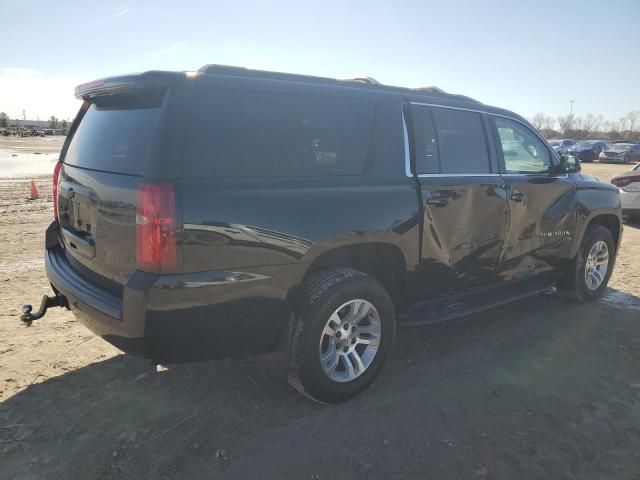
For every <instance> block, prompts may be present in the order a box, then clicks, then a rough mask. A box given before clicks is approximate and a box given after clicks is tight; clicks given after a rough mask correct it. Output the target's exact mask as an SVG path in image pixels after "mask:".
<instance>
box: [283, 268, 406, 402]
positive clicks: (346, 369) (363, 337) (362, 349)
mask: <svg viewBox="0 0 640 480" xmlns="http://www.w3.org/2000/svg"><path fill="white" fill-rule="evenodd" d="M301 300H302V301H301V305H300V308H299V310H298V313H297V314H296V316H295V321H294V329H293V338H292V340H291V355H290V363H289V383H290V384H291V385H292V386H293V387H294V388H296V389H297V390H298V391H300V392H301V393H303V394H305V395H307V396H308V397H310V398H311V399H313V400H317V401H319V402H328V403H336V402H342V401H345V400H348V399H349V398H351V397H353V396H355V395H357V394H358V393H360V392H362V391H363V390H364V389H366V388H367V387H368V386H369V385H370V384H371V383H372V382H373V380H374V379H375V378H376V376H377V375H378V374H379V373H380V370H381V369H382V365H383V364H384V361H385V359H386V357H387V354H388V352H389V350H390V349H391V345H392V344H393V338H394V335H395V312H394V308H393V303H392V301H391V298H390V297H389V295H388V293H387V292H386V290H385V289H384V287H383V286H382V285H381V284H380V283H379V282H377V281H376V280H374V279H373V278H371V277H369V276H367V275H365V274H363V273H361V272H357V271H355V270H352V269H348V268H340V269H335V270H327V271H323V272H320V273H318V274H316V275H315V276H313V277H312V278H310V279H309V280H308V281H307V282H306V283H305V285H304V287H303V293H302V299H301Z"/></svg>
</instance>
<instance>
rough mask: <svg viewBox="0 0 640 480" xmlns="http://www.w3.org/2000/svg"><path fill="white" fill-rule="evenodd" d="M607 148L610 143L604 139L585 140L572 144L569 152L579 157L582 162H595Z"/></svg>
mask: <svg viewBox="0 0 640 480" xmlns="http://www.w3.org/2000/svg"><path fill="white" fill-rule="evenodd" d="M607 148H609V145H608V144H607V143H606V142H603V141H602V140H583V141H581V142H579V143H576V144H575V145H572V146H570V147H569V148H568V149H567V153H568V154H569V155H574V156H576V157H578V158H579V159H580V161H581V162H593V161H594V160H595V159H596V158H598V155H600V154H601V153H602V152H603V151H605V150H606V149H607Z"/></svg>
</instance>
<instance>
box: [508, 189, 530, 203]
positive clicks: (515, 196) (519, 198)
mask: <svg viewBox="0 0 640 480" xmlns="http://www.w3.org/2000/svg"><path fill="white" fill-rule="evenodd" d="M525 198H527V196H526V195H525V194H524V193H522V192H520V191H515V192H513V193H512V194H511V200H513V201H514V202H518V203H520V202H524V200H525Z"/></svg>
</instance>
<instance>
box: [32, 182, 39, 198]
mask: <svg viewBox="0 0 640 480" xmlns="http://www.w3.org/2000/svg"><path fill="white" fill-rule="evenodd" d="M38 198H40V195H39V194H38V189H37V188H36V182H34V181H33V180H31V196H30V197H29V200H37V199H38Z"/></svg>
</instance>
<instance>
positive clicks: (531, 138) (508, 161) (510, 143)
mask: <svg viewBox="0 0 640 480" xmlns="http://www.w3.org/2000/svg"><path fill="white" fill-rule="evenodd" d="M495 123H496V128H497V129H498V136H499V137H500V145H501V147H502V155H503V156H504V163H505V170H506V172H507V173H546V172H547V171H548V170H549V165H550V164H551V157H550V154H549V150H547V147H546V146H545V144H544V143H543V142H542V140H540V139H539V138H538V136H537V135H535V134H534V133H533V132H532V131H531V130H529V129H528V128H526V127H525V126H524V125H522V124H520V123H518V122H514V121H512V120H508V119H506V118H499V117H496V118H495Z"/></svg>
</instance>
